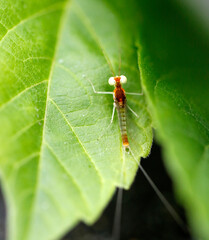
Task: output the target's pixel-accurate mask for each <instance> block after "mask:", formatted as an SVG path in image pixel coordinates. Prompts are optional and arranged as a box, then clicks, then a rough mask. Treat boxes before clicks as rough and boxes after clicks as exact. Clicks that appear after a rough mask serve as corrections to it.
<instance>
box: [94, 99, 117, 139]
mask: <svg viewBox="0 0 209 240" xmlns="http://www.w3.org/2000/svg"><path fill="white" fill-rule="evenodd" d="M114 115H115V103H113V110H112V117H111V121H110V123H109V125H108V126H107V128H106V129H105V131H103V132H102V134H101V135H100V136H99V137H98V139H97V140H99V139H100V138H101V137H102V136H103V135H104V134H105V132H106V131H107V129H108V128H109V127H110V126H111V124H112V123H113V119H114Z"/></svg>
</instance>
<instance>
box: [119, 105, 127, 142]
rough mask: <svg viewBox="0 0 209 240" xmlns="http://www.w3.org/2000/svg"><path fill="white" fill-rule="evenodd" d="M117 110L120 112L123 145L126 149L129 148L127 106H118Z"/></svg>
mask: <svg viewBox="0 0 209 240" xmlns="http://www.w3.org/2000/svg"><path fill="white" fill-rule="evenodd" d="M117 110H118V118H119V122H120V131H121V137H122V143H123V146H124V147H128V146H129V142H128V136H127V129H126V111H125V105H121V106H120V104H117Z"/></svg>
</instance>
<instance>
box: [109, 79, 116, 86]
mask: <svg viewBox="0 0 209 240" xmlns="http://www.w3.org/2000/svg"><path fill="white" fill-rule="evenodd" d="M108 83H109V84H110V85H115V79H114V77H110V78H109V80H108Z"/></svg>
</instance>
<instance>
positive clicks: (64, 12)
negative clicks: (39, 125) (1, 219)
mask: <svg viewBox="0 0 209 240" xmlns="http://www.w3.org/2000/svg"><path fill="white" fill-rule="evenodd" d="M69 6H70V0H66V2H65V4H63V5H62V13H61V16H60V23H59V27H58V30H57V36H56V40H57V41H56V45H55V47H54V55H53V58H52V62H51V70H50V73H49V79H48V86H47V94H46V105H45V114H44V123H43V131H42V141H41V146H40V157H39V161H38V167H37V178H36V179H37V180H36V185H35V188H34V199H33V202H32V204H31V210H30V216H29V217H30V220H29V221H28V226H27V227H26V230H25V236H26V239H30V231H31V228H32V224H33V219H34V210H35V205H36V199H37V195H38V187H39V182H40V166H41V162H42V161H41V160H43V147H44V137H45V131H46V130H45V128H46V117H47V106H48V101H49V94H50V86H51V80H52V74H53V70H54V67H55V61H56V55H57V51H58V47H59V43H60V36H61V32H62V29H63V26H64V23H65V18H66V15H67V12H68V10H69Z"/></svg>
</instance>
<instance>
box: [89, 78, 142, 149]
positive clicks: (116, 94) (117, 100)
mask: <svg viewBox="0 0 209 240" xmlns="http://www.w3.org/2000/svg"><path fill="white" fill-rule="evenodd" d="M126 82H127V78H126V76H124V75H121V76H115V77H110V78H109V80H108V83H109V84H110V85H111V86H115V89H114V91H113V92H98V91H96V90H95V88H94V85H93V84H92V82H91V81H90V83H91V86H92V88H93V91H94V93H97V94H112V95H113V100H114V103H113V111H112V117H111V121H110V125H111V124H112V122H113V119H114V115H115V109H117V113H118V119H119V124H120V131H121V138H122V144H123V148H124V149H125V150H126V151H127V152H129V151H130V146H129V141H128V136H127V124H126V108H128V109H129V110H130V111H131V112H132V113H133V114H134V115H135V116H136V117H138V115H137V114H136V113H135V112H134V110H133V109H132V108H131V107H129V106H128V105H127V102H126V94H127V95H128V94H130V95H143V93H129V92H125V90H124V89H123V88H122V84H125V83H126ZM110 125H109V126H110ZM109 126H108V127H109Z"/></svg>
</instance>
